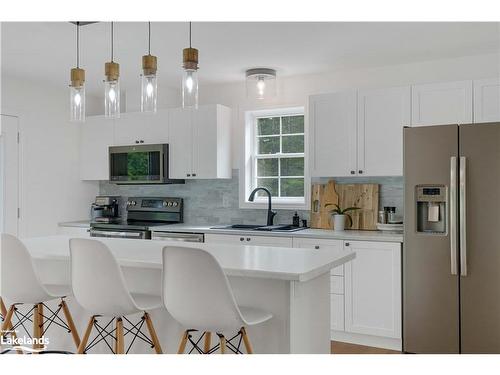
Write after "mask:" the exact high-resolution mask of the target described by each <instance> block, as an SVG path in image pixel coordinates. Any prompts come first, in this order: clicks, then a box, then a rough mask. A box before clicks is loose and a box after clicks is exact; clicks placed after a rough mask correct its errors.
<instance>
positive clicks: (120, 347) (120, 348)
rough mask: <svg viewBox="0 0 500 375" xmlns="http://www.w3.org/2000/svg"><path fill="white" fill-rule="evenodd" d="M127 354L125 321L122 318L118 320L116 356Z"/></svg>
mask: <svg viewBox="0 0 500 375" xmlns="http://www.w3.org/2000/svg"><path fill="white" fill-rule="evenodd" d="M124 353H125V342H124V337H123V320H122V318H116V345H115V354H124Z"/></svg>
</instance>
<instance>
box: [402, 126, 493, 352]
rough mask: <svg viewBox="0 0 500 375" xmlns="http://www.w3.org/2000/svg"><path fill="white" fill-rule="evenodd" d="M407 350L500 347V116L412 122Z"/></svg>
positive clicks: (408, 132)
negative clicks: (488, 120) (421, 124)
mask: <svg viewBox="0 0 500 375" xmlns="http://www.w3.org/2000/svg"><path fill="white" fill-rule="evenodd" d="M404 180H405V215H404V216H405V217H404V222H405V231H404V250H403V284H404V285H403V350H404V351H405V352H409V353H500V123H483V124H470V125H445V126H427V127H415V128H405V129H404Z"/></svg>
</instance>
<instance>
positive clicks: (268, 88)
mask: <svg viewBox="0 0 500 375" xmlns="http://www.w3.org/2000/svg"><path fill="white" fill-rule="evenodd" d="M246 91H247V97H248V98H249V99H258V100H263V99H268V98H272V97H275V96H276V71H275V70H274V69H267V68H256V69H250V70H247V72H246Z"/></svg>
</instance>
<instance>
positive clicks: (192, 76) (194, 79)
mask: <svg viewBox="0 0 500 375" xmlns="http://www.w3.org/2000/svg"><path fill="white" fill-rule="evenodd" d="M182 62H183V64H182V67H183V68H184V72H183V74H182V107H183V108H198V50H197V49H196V48H192V47H191V22H189V48H184V50H183V51H182Z"/></svg>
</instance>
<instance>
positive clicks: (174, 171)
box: [169, 108, 193, 179]
mask: <svg viewBox="0 0 500 375" xmlns="http://www.w3.org/2000/svg"><path fill="white" fill-rule="evenodd" d="M191 117H192V116H191V110H189V109H182V108H175V109H172V110H170V111H169V124H170V126H169V132H170V141H169V163H170V165H169V177H170V178H176V179H186V178H191V175H192V173H193V127H192V120H191Z"/></svg>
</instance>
